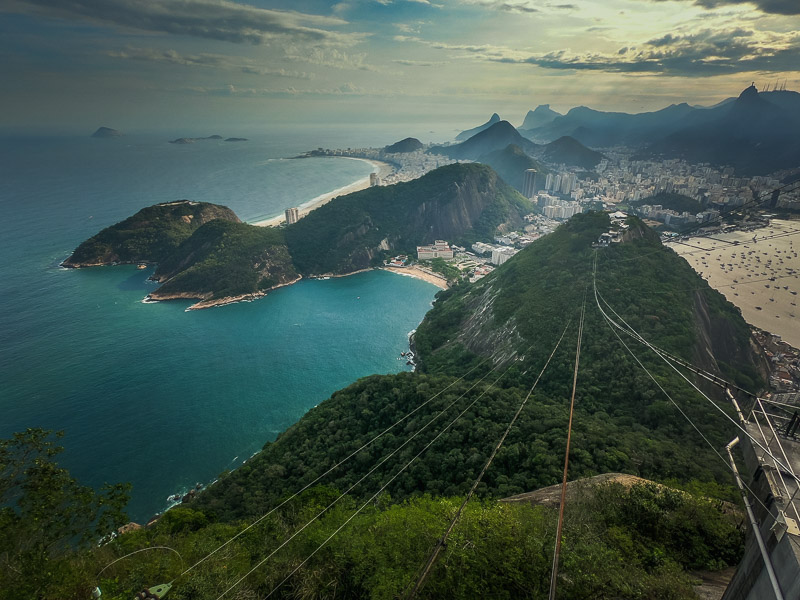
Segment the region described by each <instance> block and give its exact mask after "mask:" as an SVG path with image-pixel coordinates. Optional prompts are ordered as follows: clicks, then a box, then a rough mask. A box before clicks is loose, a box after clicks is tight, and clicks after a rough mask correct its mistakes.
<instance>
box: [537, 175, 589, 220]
mask: <svg viewBox="0 0 800 600" xmlns="http://www.w3.org/2000/svg"><path fill="white" fill-rule="evenodd" d="M548 177H549V175H548ZM532 199H533V200H534V202H536V206H537V207H538V209H539V210H540V211H541V213H542V214H543V215H544V216H545V217H547V218H548V219H555V220H557V221H565V220H567V219H570V218H572V217H573V216H575V215H577V214H579V213H582V212H583V211H584V209H585V206H584V205H583V204H581V203H580V202H577V201H574V200H562V199H561V198H558V197H557V196H552V195H550V194H548V193H546V192H542V193H539V194H536V195H535V196H534V197H533V198H532Z"/></svg>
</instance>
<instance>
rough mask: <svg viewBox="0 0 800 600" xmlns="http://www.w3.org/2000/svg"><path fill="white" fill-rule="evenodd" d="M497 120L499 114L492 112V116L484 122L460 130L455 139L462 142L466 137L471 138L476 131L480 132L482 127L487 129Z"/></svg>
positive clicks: (498, 120) (497, 121) (498, 119)
mask: <svg viewBox="0 0 800 600" xmlns="http://www.w3.org/2000/svg"><path fill="white" fill-rule="evenodd" d="M499 122H500V115H498V114H497V113H493V114H492V116H491V117H490V118H489V120H488V121H486V123H484V124H483V125H478V126H477V127H473V128H472V129H467V130H466V131H462V132H461V133H459V134H458V135H457V136H456V140H457V141H459V142H462V141H464V140H466V139H469V138H471V137H472V136H473V135H475V134H476V133H480V132H481V131H483V130H484V129H488V128H489V127H491V126H492V125H494V124H495V123H499Z"/></svg>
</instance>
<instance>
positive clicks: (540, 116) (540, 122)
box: [519, 104, 563, 131]
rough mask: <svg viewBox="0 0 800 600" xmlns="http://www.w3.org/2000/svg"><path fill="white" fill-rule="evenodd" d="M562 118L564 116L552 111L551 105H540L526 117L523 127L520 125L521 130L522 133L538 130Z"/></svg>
mask: <svg viewBox="0 0 800 600" xmlns="http://www.w3.org/2000/svg"><path fill="white" fill-rule="evenodd" d="M561 116H563V115H562V114H561V113H558V112H556V111H554V110H552V109H551V108H550V105H549V104H540V105H539V106H537V107H536V108H535V109H534V110H529V111H528V114H527V115H525V120H524V121H523V122H522V125H520V127H519V129H520V131H525V130H528V129H536V128H537V127H542V126H544V125H547V124H548V123H552V122H553V121H555V120H556V119H557V118H558V117H561Z"/></svg>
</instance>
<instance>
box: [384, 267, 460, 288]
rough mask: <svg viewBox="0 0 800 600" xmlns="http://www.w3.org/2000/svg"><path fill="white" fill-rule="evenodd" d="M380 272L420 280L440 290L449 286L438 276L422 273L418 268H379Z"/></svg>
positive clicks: (426, 272)
mask: <svg viewBox="0 0 800 600" xmlns="http://www.w3.org/2000/svg"><path fill="white" fill-rule="evenodd" d="M380 270H381V271H388V272H389V273H396V274H397V275H404V276H406V277H413V278H414V279H421V280H422V281H427V282H428V283H430V284H432V285H435V286H436V287H438V288H439V289H440V290H446V289H448V288H449V287H450V286H449V285H448V284H447V279H445V278H444V277H441V276H439V275H434V274H432V273H429V272H428V271H424V270H422V269H420V268H419V267H380Z"/></svg>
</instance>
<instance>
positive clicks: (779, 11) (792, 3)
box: [655, 0, 800, 15]
mask: <svg viewBox="0 0 800 600" xmlns="http://www.w3.org/2000/svg"><path fill="white" fill-rule="evenodd" d="M655 1H656V2H667V1H671V0H655ZM694 4H696V5H697V6H702V7H704V8H718V7H720V6H731V5H734V4H752V5H754V6H756V7H757V8H759V9H760V10H762V11H763V12H765V13H771V14H775V15H800V0H694Z"/></svg>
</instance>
